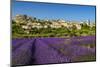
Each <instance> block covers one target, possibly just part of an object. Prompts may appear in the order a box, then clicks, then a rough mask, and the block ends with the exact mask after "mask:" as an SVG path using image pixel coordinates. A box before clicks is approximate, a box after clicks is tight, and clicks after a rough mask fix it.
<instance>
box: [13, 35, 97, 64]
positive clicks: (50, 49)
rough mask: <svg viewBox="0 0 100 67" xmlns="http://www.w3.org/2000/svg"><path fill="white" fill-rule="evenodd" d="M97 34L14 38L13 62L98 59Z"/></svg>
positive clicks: (29, 62)
mask: <svg viewBox="0 0 100 67" xmlns="http://www.w3.org/2000/svg"><path fill="white" fill-rule="evenodd" d="M95 45H96V39H95V36H86V37H72V38H30V39H26V38H23V39H12V64H13V65H31V64H51V63H65V62H66V63H72V62H81V61H95V60H96V46H95Z"/></svg>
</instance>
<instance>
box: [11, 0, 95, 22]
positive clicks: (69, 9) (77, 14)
mask: <svg viewBox="0 0 100 67" xmlns="http://www.w3.org/2000/svg"><path fill="white" fill-rule="evenodd" d="M16 14H26V15H28V16H32V17H37V18H39V19H64V20H76V21H84V20H87V19H90V20H91V21H95V6H80V5H68V4H66V5H65V4H49V3H37V2H20V1H17V2H15V1H14V2H13V3H12V16H13V17H14V16H15V15H16Z"/></svg>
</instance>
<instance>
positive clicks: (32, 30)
mask: <svg viewBox="0 0 100 67" xmlns="http://www.w3.org/2000/svg"><path fill="white" fill-rule="evenodd" d="M12 27H13V30H12V32H13V33H14V34H21V35H22V34H26V35H27V34H38V35H39V34H41V33H43V32H44V31H43V30H47V29H48V31H49V32H48V31H47V32H46V31H45V32H44V34H46V33H53V32H52V31H54V30H56V31H58V30H59V29H60V30H65V31H66V32H64V31H62V33H66V34H67V32H68V31H70V32H71V31H74V32H75V30H76V32H78V33H80V32H79V31H80V30H83V28H84V30H83V31H85V32H86V31H89V30H92V28H93V29H94V31H91V32H92V33H93V32H94V33H95V23H91V22H90V20H86V21H84V22H77V21H65V20H62V19H57V20H47V19H45V20H41V19H37V18H36V17H29V16H27V15H16V16H15V17H14V18H13V19H12ZM36 30H37V31H36ZM39 30H41V32H38V31H39ZM54 32H55V31H54ZM60 32H61V31H58V32H56V33H60ZM80 34H81V33H80Z"/></svg>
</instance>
